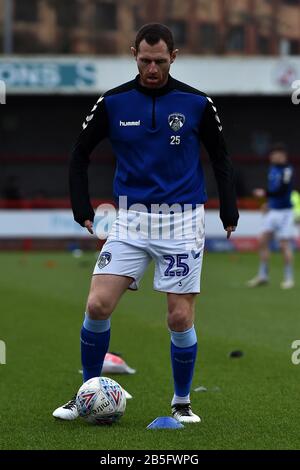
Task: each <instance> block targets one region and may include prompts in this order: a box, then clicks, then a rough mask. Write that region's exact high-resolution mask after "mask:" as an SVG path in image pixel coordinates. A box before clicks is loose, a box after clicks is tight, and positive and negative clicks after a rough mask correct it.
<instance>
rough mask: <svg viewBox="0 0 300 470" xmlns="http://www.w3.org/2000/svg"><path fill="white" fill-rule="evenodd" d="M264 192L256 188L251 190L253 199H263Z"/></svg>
mask: <svg viewBox="0 0 300 470" xmlns="http://www.w3.org/2000/svg"><path fill="white" fill-rule="evenodd" d="M265 195H266V191H265V190H264V189H262V188H256V189H254V190H253V196H255V197H265Z"/></svg>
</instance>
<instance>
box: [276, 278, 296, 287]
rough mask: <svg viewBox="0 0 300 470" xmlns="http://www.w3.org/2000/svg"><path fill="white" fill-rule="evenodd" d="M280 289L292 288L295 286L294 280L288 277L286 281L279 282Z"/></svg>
mask: <svg viewBox="0 0 300 470" xmlns="http://www.w3.org/2000/svg"><path fill="white" fill-rule="evenodd" d="M280 287H281V289H292V288H293V287H295V282H294V280H293V279H289V280H287V281H282V283H281V284H280Z"/></svg>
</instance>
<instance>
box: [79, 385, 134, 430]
mask: <svg viewBox="0 0 300 470" xmlns="http://www.w3.org/2000/svg"><path fill="white" fill-rule="evenodd" d="M76 406H77V410H78V413H79V416H81V417H82V418H84V419H85V420H86V421H88V422H89V423H91V424H113V423H114V422H116V421H118V420H119V419H120V418H121V417H122V416H123V414H124V412H125V408H126V396H125V392H124V390H123V388H122V387H121V385H120V384H118V383H117V382H116V381H115V380H112V379H109V378H108V377H94V378H92V379H90V380H88V381H87V382H85V383H84V384H83V385H82V386H81V387H80V389H79V390H78V393H77V396H76Z"/></svg>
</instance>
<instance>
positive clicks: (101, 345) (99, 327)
mask: <svg viewBox="0 0 300 470" xmlns="http://www.w3.org/2000/svg"><path fill="white" fill-rule="evenodd" d="M109 340H110V320H91V319H90V318H89V317H88V314H87V313H86V314H85V319H84V322H83V326H82V329H81V337H80V341H81V362H82V369H83V382H86V381H87V380H89V379H91V378H92V377H99V376H100V374H101V370H102V367H103V362H104V357H105V354H106V353H107V351H108V346H109Z"/></svg>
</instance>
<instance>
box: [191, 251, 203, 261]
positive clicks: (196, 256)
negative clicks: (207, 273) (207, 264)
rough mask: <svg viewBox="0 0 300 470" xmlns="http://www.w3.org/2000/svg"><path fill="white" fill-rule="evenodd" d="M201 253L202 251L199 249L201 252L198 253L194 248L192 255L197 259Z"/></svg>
mask: <svg viewBox="0 0 300 470" xmlns="http://www.w3.org/2000/svg"><path fill="white" fill-rule="evenodd" d="M200 253H201V252H200V251H199V253H196V252H195V250H192V255H193V258H194V259H197V258H199V256H200Z"/></svg>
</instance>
